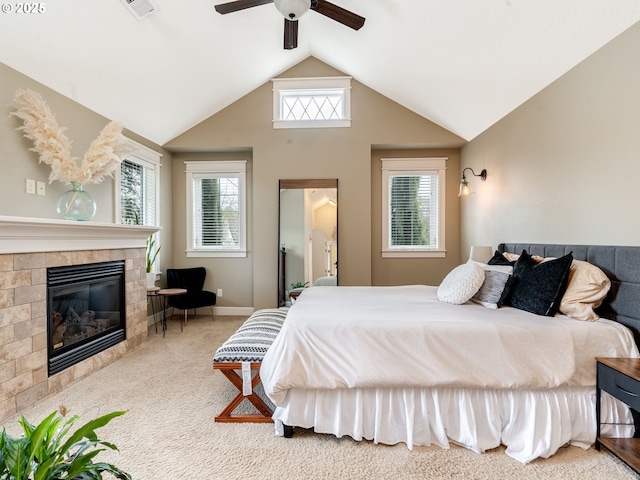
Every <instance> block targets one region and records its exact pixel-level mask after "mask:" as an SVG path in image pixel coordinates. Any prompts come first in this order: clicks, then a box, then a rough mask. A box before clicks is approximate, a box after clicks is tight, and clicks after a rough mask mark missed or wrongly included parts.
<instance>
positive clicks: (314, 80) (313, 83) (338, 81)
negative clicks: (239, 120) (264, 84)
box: [271, 77, 352, 128]
mask: <svg viewBox="0 0 640 480" xmlns="http://www.w3.org/2000/svg"><path fill="white" fill-rule="evenodd" d="M351 79H352V77H303V78H272V79H271V82H272V84H273V128H331V127H350V126H351ZM296 91H298V92H299V93H300V94H301V95H305V94H306V95H309V94H312V93H313V92H314V91H315V92H325V93H326V92H329V91H335V92H341V93H342V96H343V98H342V111H343V114H342V118H341V119H335V120H282V108H281V107H282V103H281V99H282V93H283V92H287V93H291V92H296Z"/></svg>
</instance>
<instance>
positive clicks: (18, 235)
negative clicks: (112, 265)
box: [0, 215, 160, 254]
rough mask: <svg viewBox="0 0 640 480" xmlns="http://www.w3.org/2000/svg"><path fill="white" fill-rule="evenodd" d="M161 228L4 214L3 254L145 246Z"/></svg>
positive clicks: (0, 238) (0, 232)
mask: <svg viewBox="0 0 640 480" xmlns="http://www.w3.org/2000/svg"><path fill="white" fill-rule="evenodd" d="M158 230H160V229H159V228H158V227H150V226H143V225H117V224H114V223H98V222H77V221H73V220H58V219H50V218H29V217H10V216H3V215H0V254H6V253H35V252H58V251H76V250H103V249H107V250H108V249H119V248H144V247H146V240H147V238H148V237H149V235H151V234H153V233H155V232H157V231H158Z"/></svg>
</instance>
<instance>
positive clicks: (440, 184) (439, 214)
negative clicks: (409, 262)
mask: <svg viewBox="0 0 640 480" xmlns="http://www.w3.org/2000/svg"><path fill="white" fill-rule="evenodd" d="M382 162H383V166H382V169H383V175H382V176H383V195H382V196H383V206H382V212H383V229H382V230H383V241H382V255H383V256H385V257H407V256H443V255H444V172H445V169H446V159H383V161H382Z"/></svg>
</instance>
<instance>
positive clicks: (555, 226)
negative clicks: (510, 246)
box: [461, 24, 640, 260]
mask: <svg viewBox="0 0 640 480" xmlns="http://www.w3.org/2000/svg"><path fill="white" fill-rule="evenodd" d="M638 45H640V24H638V25H636V26H634V27H632V28H631V29H630V30H628V31H627V32H625V33H623V34H622V35H621V36H620V37H618V38H616V39H615V40H613V41H612V42H611V43H610V44H608V45H606V46H605V47H603V48H602V49H601V50H600V51H598V52H596V53H595V54H594V55H592V56H591V57H589V58H587V59H586V60H585V61H584V62H583V63H581V64H580V65H578V66H577V67H575V68H574V69H573V70H572V71H570V72H569V73H567V74H566V75H564V76H563V77H562V78H560V79H559V80H558V81H556V82H554V83H553V84H552V85H550V86H549V87H548V88H546V89H545V90H543V91H542V92H540V93H539V94H538V95H536V96H535V97H533V98H532V99H531V100H529V101H528V102H526V103H525V104H524V105H522V106H521V107H520V108H518V109H517V110H515V111H514V112H512V113H511V114H510V115H509V116H507V117H506V118H504V119H503V120H502V121H500V122H499V123H497V124H496V125H495V126H494V127H492V128H491V129H489V130H487V131H486V132H485V133H483V134H482V135H480V136H479V137H478V138H476V139H474V140H473V141H472V142H470V143H469V144H468V145H467V146H466V147H465V148H464V149H463V152H462V159H463V160H462V163H461V166H470V167H473V168H474V169H476V172H477V171H478V170H477V169H482V168H486V169H487V171H488V174H489V176H488V178H487V181H486V182H485V183H483V184H481V183H480V182H478V181H476V180H477V179H474V180H472V182H473V187H474V188H476V187H477V189H476V190H477V193H476V194H475V195H473V196H472V197H467V198H465V199H464V201H463V202H462V204H461V218H462V222H461V223H462V232H463V239H462V242H461V245H462V250H463V251H462V253H463V257H464V258H463V259H464V260H466V256H468V252H469V250H468V249H469V247H470V245H473V244H476V245H478V244H479V245H493V246H495V245H496V244H498V243H499V242H501V241H507V242H549V243H575V244H613V245H638V244H639V243H640V222H638V218H637V217H638V215H637V209H638V205H639V204H640V188H638V187H637V181H638V178H640V88H639V86H640V56H639V55H638Z"/></svg>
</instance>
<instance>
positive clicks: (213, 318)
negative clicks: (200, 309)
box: [209, 305, 216, 321]
mask: <svg viewBox="0 0 640 480" xmlns="http://www.w3.org/2000/svg"><path fill="white" fill-rule="evenodd" d="M209 307H210V308H211V320H213V321H215V319H216V317H214V316H213V305H209Z"/></svg>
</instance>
